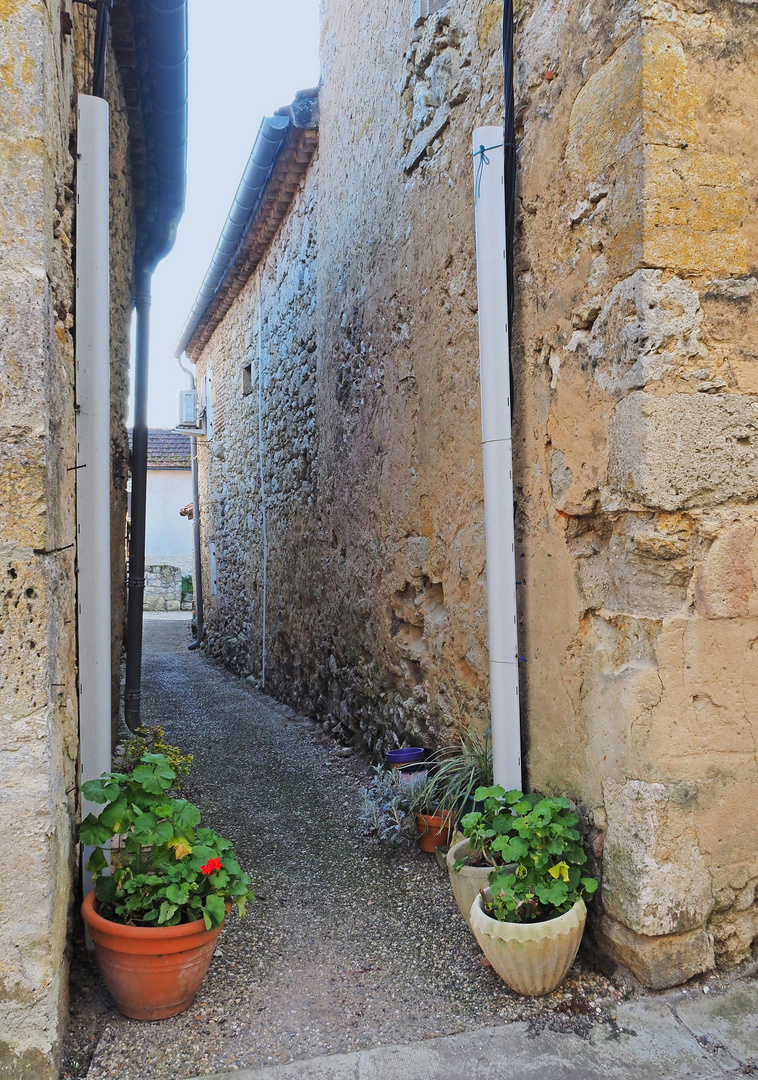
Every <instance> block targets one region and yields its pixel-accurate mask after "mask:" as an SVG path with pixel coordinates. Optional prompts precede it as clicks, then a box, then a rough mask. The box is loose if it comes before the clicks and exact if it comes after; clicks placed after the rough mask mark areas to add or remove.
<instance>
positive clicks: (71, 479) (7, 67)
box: [0, 0, 127, 1080]
mask: <svg viewBox="0 0 758 1080" xmlns="http://www.w3.org/2000/svg"><path fill="white" fill-rule="evenodd" d="M80 11H81V9H80V10H79V11H76V10H74V5H73V4H70V3H68V2H66V3H60V2H59V0H55V3H53V2H52V0H51V2H39V0H38V2H31V3H20V2H18V0H2V2H0V70H1V71H2V78H1V79H0V186H1V187H2V191H3V199H2V205H1V206H0V354H1V360H2V362H0V402H1V403H2V410H1V411H0V575H2V580H3V590H2V609H1V610H0V721H1V723H0V862H1V863H2V866H3V871H4V874H5V880H6V887H5V888H4V889H3V891H2V896H0V951H1V952H2V956H3V963H2V966H1V968H0V1076H3V1077H13V1078H20V1077H26V1076H28V1077H33V1078H34V1080H48V1078H50V1080H52V1078H53V1077H57V1075H58V1069H57V1054H58V1040H59V1034H60V1026H61V1022H62V1020H63V1018H64V1017H65V1011H66V995H67V968H66V964H65V961H64V950H65V945H66V933H67V922H68V917H69V905H70V897H71V883H72V866H73V823H74V818H75V814H76V810H77V773H76V766H77V755H78V730H77V705H76V701H77V698H76V622H75V619H76V615H75V577H74V562H75V547H74V544H75V475H76V473H75V470H74V468H73V466H74V464H75V452H76V443H75V422H74V350H73V326H74V278H73V270H72V260H73V243H74V178H75V162H74V156H73V150H74V147H75V117H74V111H73V102H74V100H75V97H74V93H75V85H76V77H75V73H74V71H73V70H72V69H73V67H74V66H75V65H74V60H75V48H74V44H73V41H74V37H75V35H76V32H77V30H78V29H80V26H78V20H79V18H80ZM77 71H78V73H81V65H79V66H78V69H77ZM116 92H117V88H114V96H115V93H116ZM117 130H118V128H117ZM118 137H119V138H120V139H123V138H124V137H125V133H124V132H123V130H122V131H121V132H120V135H119V136H118ZM122 175H123V169H122ZM116 213H118V211H117V212H116ZM125 257H127V256H126V252H123V253H120V255H119V260H118V270H119V271H122V270H123V259H124V258H125ZM121 344H122V345H123V341H122V343H121ZM123 362H124V352H123V348H122V349H121V352H120V355H119V359H118V363H119V364H120V365H123ZM119 379H120V380H121V383H122V384H123V375H122V374H119ZM122 534H123V530H122Z"/></svg>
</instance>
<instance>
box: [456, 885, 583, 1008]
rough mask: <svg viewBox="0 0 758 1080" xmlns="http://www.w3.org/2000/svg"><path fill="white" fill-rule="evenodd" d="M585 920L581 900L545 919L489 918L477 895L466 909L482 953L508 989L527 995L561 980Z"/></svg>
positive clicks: (552, 987) (535, 994) (547, 989)
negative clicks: (567, 909) (535, 921)
mask: <svg viewBox="0 0 758 1080" xmlns="http://www.w3.org/2000/svg"><path fill="white" fill-rule="evenodd" d="M488 894H489V889H488V890H487V893H486V894H485V895H488ZM586 919H587V908H586V907H585V906H584V901H583V900H577V902H576V903H575V904H574V906H573V907H572V908H571V910H570V911H567V912H566V913H565V914H564V915H559V916H558V918H557V919H550V920H549V921H548V922H538V923H508V922H498V920H497V919H490V917H489V916H488V915H485V914H484V912H483V911H482V906H481V897H480V896H479V895H477V896H476V897H475V898H474V900H473V902H472V904H471V912H470V925H471V929H472V930H473V932H474V937H475V938H476V940H477V941H478V943H479V945H480V947H481V949H482V952H483V953H484V955H485V956H486V957H487V959H488V960H489V962H490V963H491V964H492V966H493V968H494V969H495V971H496V972H497V973H498V975H499V976H500V978H501V979H502V980H503V982H505V983H507V984H508V986H510V988H511V990H515V991H516V993H517V994H525V995H527V996H528V997H539V996H540V995H542V994H549V993H550V992H551V990H555V988H556V986H560V984H561V983H562V982H563V980H564V979H565V977H566V973H567V972H568V969H569V968H570V967H571V965H572V964H573V962H574V957H575V956H576V953H577V950H578V948H579V943H580V942H581V940H582V934H583V933H584V924H585V921H586Z"/></svg>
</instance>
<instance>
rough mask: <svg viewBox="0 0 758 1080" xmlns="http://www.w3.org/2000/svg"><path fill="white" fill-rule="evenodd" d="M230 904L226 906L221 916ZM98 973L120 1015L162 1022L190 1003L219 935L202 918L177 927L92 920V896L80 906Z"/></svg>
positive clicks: (96, 917)
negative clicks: (130, 924) (92, 945)
mask: <svg viewBox="0 0 758 1080" xmlns="http://www.w3.org/2000/svg"><path fill="white" fill-rule="evenodd" d="M230 907H231V905H230V904H229V903H228V902H227V907H226V910H227V913H228V912H229V909H230ZM82 917H83V918H84V921H85V922H86V924H87V926H88V927H89V932H90V935H91V937H92V940H93V942H94V944H95V957H96V958H97V963H98V967H99V968H100V973H101V974H102V976H103V979H104V980H105V985H106V986H107V987H108V989H109V990H110V992H111V995H112V997H113V1000H114V1001H115V1002H116V1005H117V1006H118V1008H119V1010H120V1011H121V1012H122V1013H123V1014H124V1016H130V1017H132V1019H134V1020H164V1019H165V1018H166V1017H167V1016H176V1014H177V1013H180V1012H184V1010H185V1009H188V1008H189V1007H190V1005H191V1004H192V1002H193V1001H194V1000H195V994H196V993H197V991H198V989H199V987H200V983H201V982H202V981H203V979H204V977H205V973H206V971H207V970H208V967H209V966H210V962H211V958H212V957H213V951H214V949H215V948H216V939H217V938H218V935H219V934H220V933H221V927H219V928H218V929H217V930H206V929H205V922H204V920H203V919H198V921H197V922H191V923H180V924H179V925H178V926H123V925H122V924H121V923H116V922H112V921H111V920H110V919H104V918H103V917H102V916H101V915H98V913H97V911H96V910H95V895H94V893H89V894H88V895H87V896H86V897H85V899H84V903H83V904H82Z"/></svg>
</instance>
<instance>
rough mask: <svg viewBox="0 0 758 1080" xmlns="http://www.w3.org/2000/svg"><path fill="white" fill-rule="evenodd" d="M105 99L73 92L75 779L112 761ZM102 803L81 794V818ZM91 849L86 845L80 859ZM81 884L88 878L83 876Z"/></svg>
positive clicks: (88, 776)
mask: <svg viewBox="0 0 758 1080" xmlns="http://www.w3.org/2000/svg"><path fill="white" fill-rule="evenodd" d="M109 197H110V189H109V138H108V103H107V102H106V101H104V100H103V99H102V98H97V97H89V96H86V95H80V96H79V101H78V164H77V181H76V407H77V413H76V520H77V524H76V535H77V567H78V574H77V611H78V623H79V738H80V755H81V780H82V781H85V780H92V779H94V778H95V777H98V776H99V775H100V774H101V773H102V772H107V771H109V770H110V767H111V510H110V491H111V479H110V478H111V387H110V237H109V214H110V203H109ZM101 809H102V807H100V806H95V805H93V804H91V803H87V802H86V801H85V800H82V816H83V817H86V815H87V814H88V813H90V812H94V813H99V811H100V810H101ZM90 851H91V849H89V850H87V849H85V852H84V861H85V862H86V860H87V859H88V858H89V853H90ZM84 888H85V892H88V891H89V889H90V888H91V880H90V878H89V875H88V874H86V873H85V874H84Z"/></svg>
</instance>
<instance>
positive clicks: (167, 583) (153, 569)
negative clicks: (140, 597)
mask: <svg viewBox="0 0 758 1080" xmlns="http://www.w3.org/2000/svg"><path fill="white" fill-rule="evenodd" d="M182 601H183V593H182V570H181V567H179V566H168V565H166V564H165V563H163V564H158V565H146V566H145V597H144V603H143V608H144V610H145V611H184V610H192V609H191V608H189V609H185V607H184V604H183V602H182Z"/></svg>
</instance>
